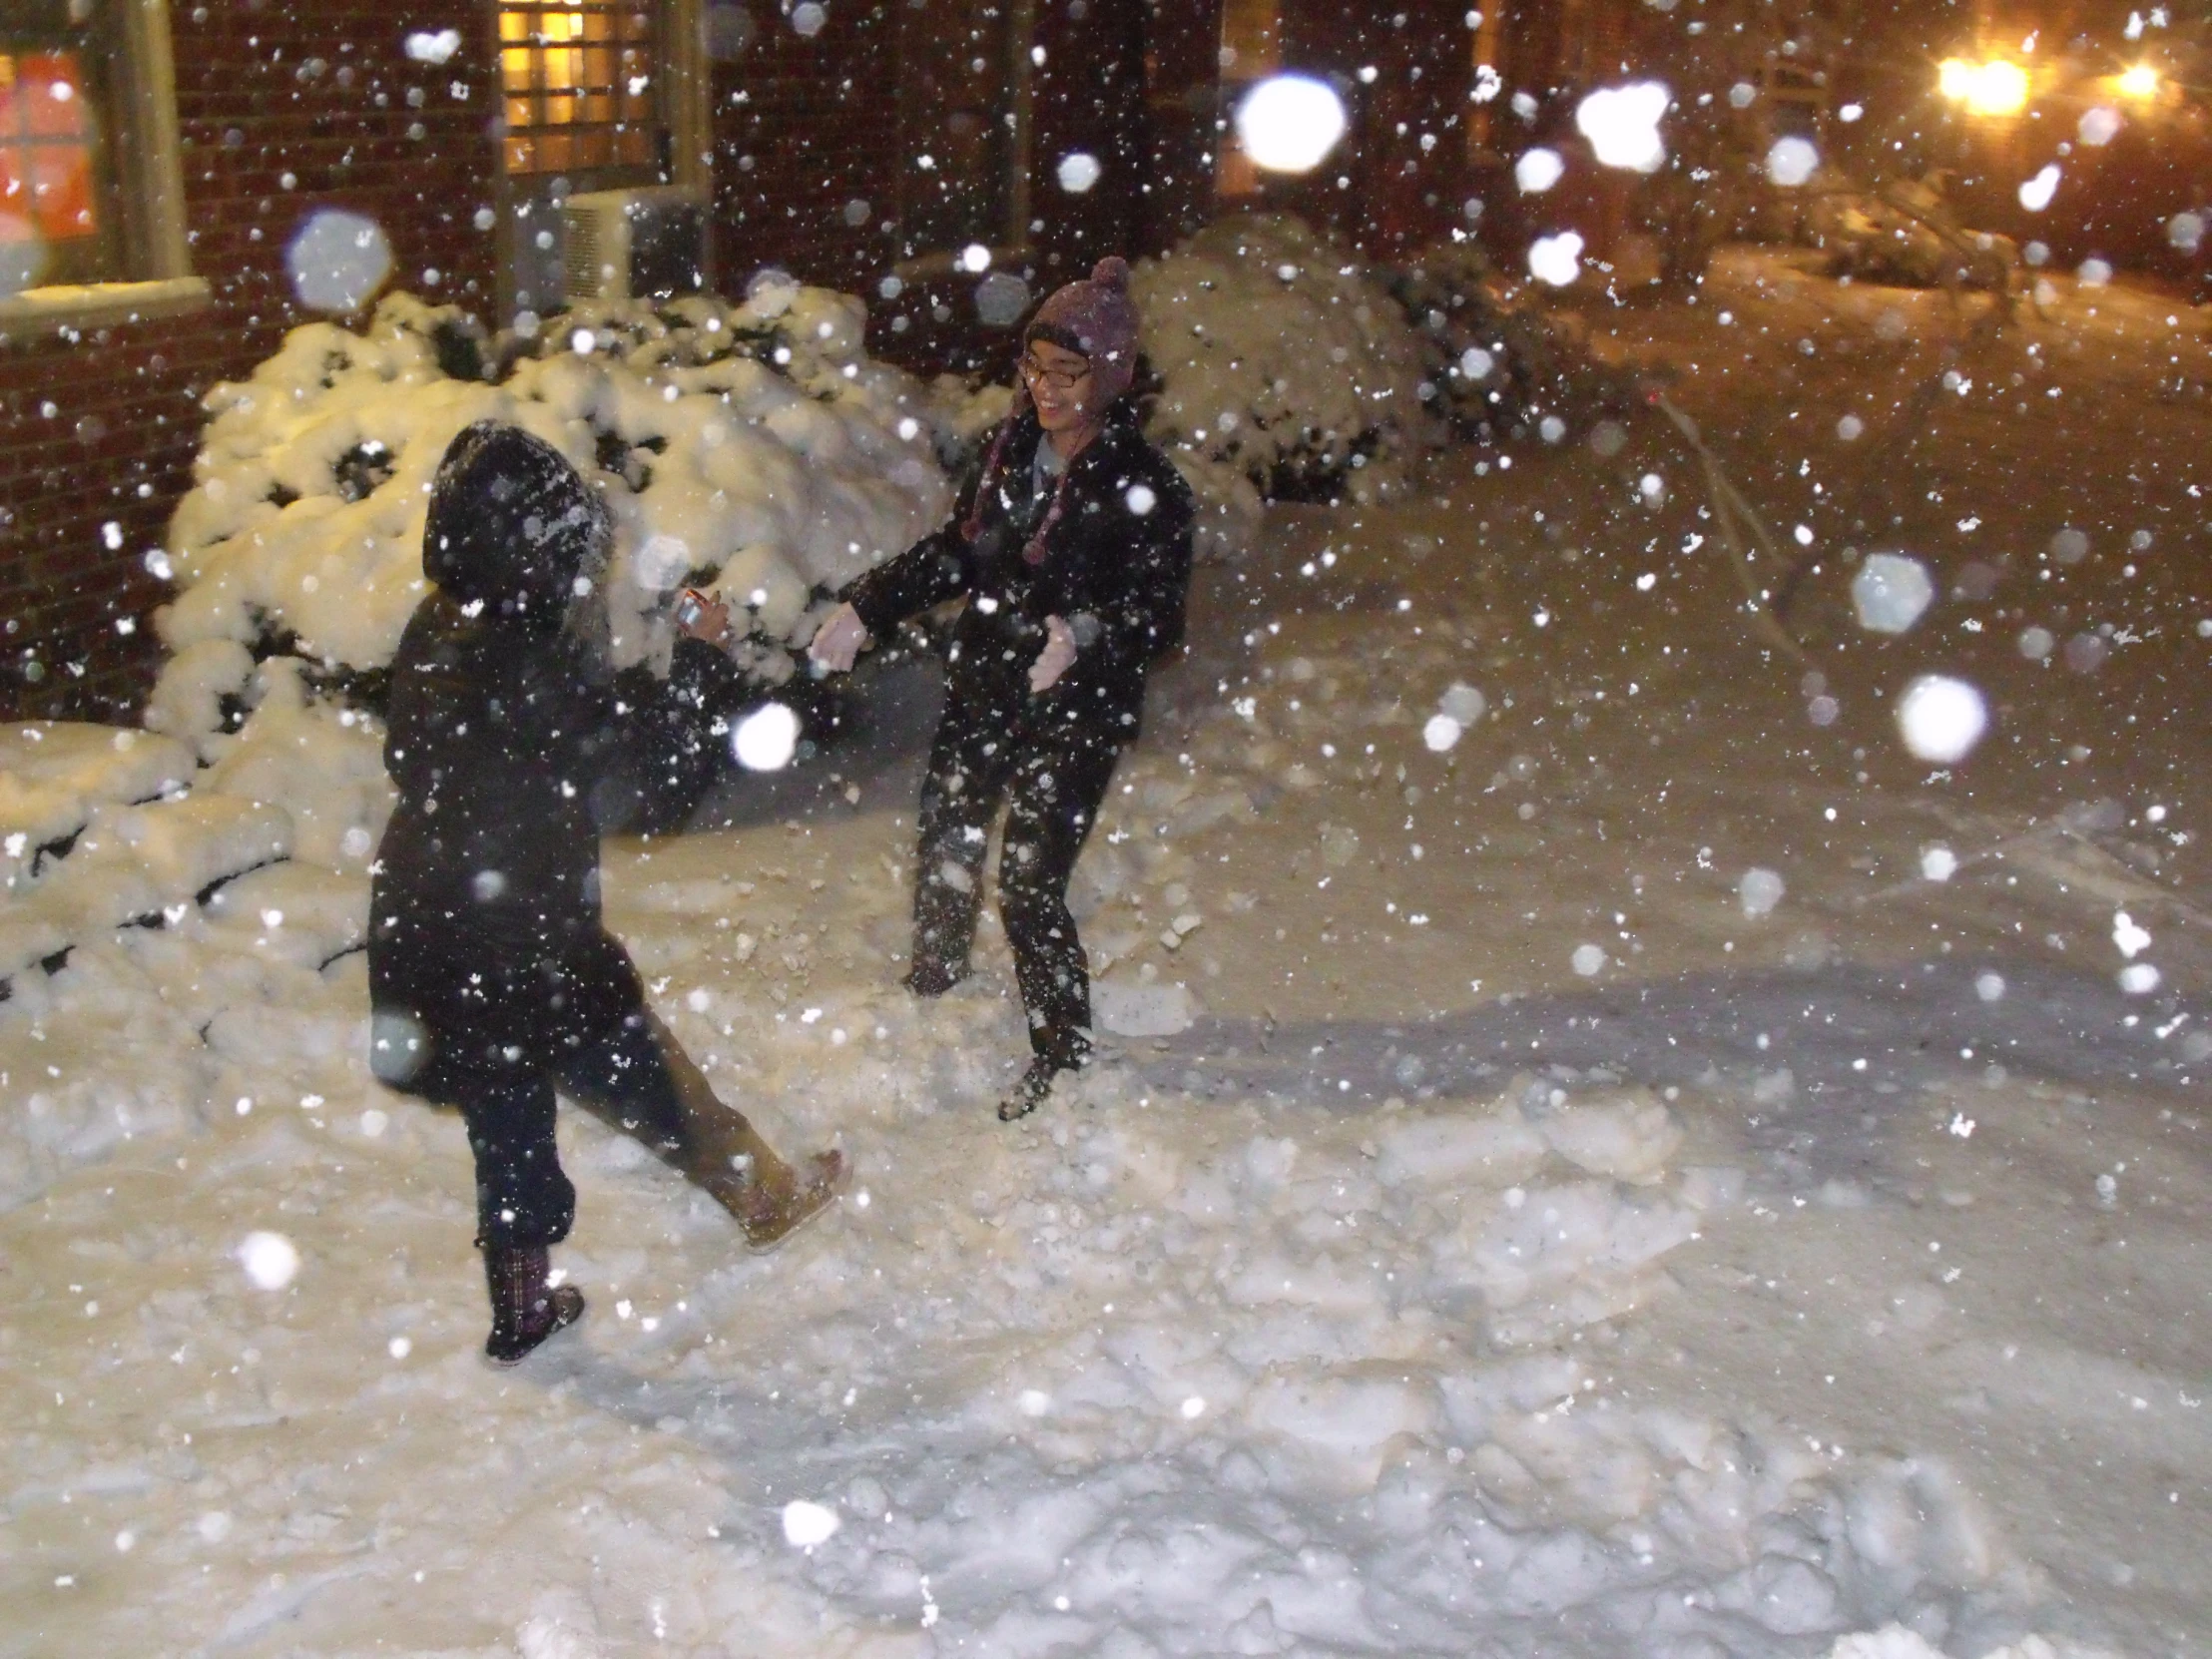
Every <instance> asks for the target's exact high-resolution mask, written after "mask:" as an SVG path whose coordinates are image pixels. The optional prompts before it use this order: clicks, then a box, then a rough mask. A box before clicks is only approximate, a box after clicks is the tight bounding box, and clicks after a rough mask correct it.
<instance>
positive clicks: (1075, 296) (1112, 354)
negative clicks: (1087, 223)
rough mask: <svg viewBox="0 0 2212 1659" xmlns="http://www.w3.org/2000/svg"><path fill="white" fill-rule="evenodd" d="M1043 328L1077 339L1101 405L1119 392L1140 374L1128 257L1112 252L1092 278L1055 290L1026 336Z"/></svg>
mask: <svg viewBox="0 0 2212 1659" xmlns="http://www.w3.org/2000/svg"><path fill="white" fill-rule="evenodd" d="M1039 332H1046V333H1048V334H1058V335H1061V336H1062V337H1063V338H1064V339H1071V340H1074V341H1075V342H1076V349H1077V350H1079V351H1081V352H1082V353H1083V355H1084V356H1086V357H1088V358H1090V360H1091V374H1092V377H1093V378H1094V379H1095V380H1096V381H1097V384H1098V392H1099V396H1098V399H1097V403H1096V406H1097V407H1099V408H1101V409H1103V408H1104V407H1105V406H1106V405H1107V404H1109V403H1111V402H1113V401H1114V399H1115V398H1117V397H1119V396H1121V395H1122V394H1123V393H1124V392H1126V391H1127V390H1128V389H1129V388H1130V386H1131V385H1132V384H1133V383H1134V382H1135V380H1136V378H1137V343H1138V334H1139V318H1138V316H1137V302H1136V301H1135V300H1134V299H1132V298H1130V297H1129V262H1128V261H1127V260H1125V259H1122V258H1121V257H1120V256H1119V255H1109V256H1108V257H1107V258H1105V259H1103V260H1100V261H1099V262H1098V264H1097V265H1096V266H1095V267H1094V268H1093V269H1092V271H1091V276H1090V280H1088V281H1085V282H1070V283H1068V284H1067V285H1066V286H1065V287H1063V288H1060V289H1058V290H1056V291H1055V292H1054V293H1053V294H1052V296H1051V297H1050V298H1048V299H1047V300H1045V302H1044V303H1043V304H1041V305H1039V306H1038V307H1037V314H1036V315H1035V316H1033V317H1031V318H1030V319H1029V326H1028V328H1027V329H1026V330H1025V332H1024V337H1025V338H1034V337H1035V336H1036V335H1037V334H1038V333H1039Z"/></svg>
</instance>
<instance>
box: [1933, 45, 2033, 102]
mask: <svg viewBox="0 0 2212 1659" xmlns="http://www.w3.org/2000/svg"><path fill="white" fill-rule="evenodd" d="M1936 89H1937V90H1938V91H1939V92H1941V93H1942V95H1943V96H1944V97H1945V98H1948V99H1950V100H1951V101H1952V102H1954V103H1959V104H1963V105H1965V106H1966V109H1967V110H1968V111H1969V112H1970V113H1972V114H1974V115H2017V114H2019V112H2020V111H2021V110H2023V109H2025V108H2026V107H2027V71H2026V70H2024V69H2022V68H2021V67H2020V66H2019V65H2018V64H2016V63H2006V62H2005V61H2004V60H2003V59H2002V58H1992V59H1990V60H1989V61H1988V62H1987V63H1969V62H1968V61H1967V60H1965V59H1964V58H1945V59H1944V60H1943V61H1942V63H1940V64H1939V65H1937V66H1936Z"/></svg>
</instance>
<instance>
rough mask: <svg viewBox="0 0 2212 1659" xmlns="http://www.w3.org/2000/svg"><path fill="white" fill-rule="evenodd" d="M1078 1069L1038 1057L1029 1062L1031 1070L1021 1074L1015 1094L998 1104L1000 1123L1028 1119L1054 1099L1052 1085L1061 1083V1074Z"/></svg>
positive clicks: (1015, 1087)
mask: <svg viewBox="0 0 2212 1659" xmlns="http://www.w3.org/2000/svg"><path fill="white" fill-rule="evenodd" d="M1076 1069H1077V1068H1076V1067H1075V1066H1072V1065H1063V1064H1061V1063H1060V1062H1059V1061H1058V1060H1050V1059H1047V1058H1045V1056H1043V1055H1042V1054H1040V1055H1038V1056H1037V1057H1036V1058H1035V1059H1034V1060H1031V1061H1030V1062H1029V1069H1028V1070H1027V1071H1025V1072H1023V1073H1022V1074H1021V1081H1020V1082H1018V1083H1016V1084H1015V1085H1014V1088H1013V1092H1012V1093H1011V1094H1009V1095H1008V1096H1007V1097H1006V1098H1005V1099H1004V1100H1001V1101H1000V1102H999V1103H998V1121H999V1122H1000V1123H1012V1122H1013V1121H1014V1119H1016V1118H1025V1117H1027V1116H1028V1115H1029V1114H1030V1113H1031V1112H1034V1111H1035V1110H1036V1109H1037V1108H1038V1107H1039V1106H1042V1105H1043V1104H1044V1103H1045V1102H1046V1101H1047V1100H1049V1099H1050V1098H1051V1097H1052V1085H1053V1084H1054V1083H1056V1082H1058V1081H1059V1079H1060V1075H1061V1073H1063V1072H1071V1071H1074V1070H1076Z"/></svg>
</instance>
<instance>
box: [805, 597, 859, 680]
mask: <svg viewBox="0 0 2212 1659" xmlns="http://www.w3.org/2000/svg"><path fill="white" fill-rule="evenodd" d="M865 644H867V624H866V623H864V622H862V621H861V620H860V613H859V612H858V611H855V610H854V609H853V608H852V607H851V606H850V605H839V606H838V607H837V608H836V609H835V610H833V611H831V612H830V615H829V616H828V617H826V618H825V619H824V620H823V624H822V626H821V627H820V628H817V629H816V630H815V642H814V644H812V645H810V646H809V647H807V655H808V657H809V658H810V659H811V660H813V661H815V662H817V663H820V664H821V665H822V666H823V667H824V668H826V669H828V670H829V671H830V673H831V674H844V673H848V672H849V671H850V670H851V667H852V663H853V660H854V659H855V658H857V657H858V656H859V654H860V647H862V646H863V645H865Z"/></svg>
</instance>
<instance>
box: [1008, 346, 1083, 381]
mask: <svg viewBox="0 0 2212 1659" xmlns="http://www.w3.org/2000/svg"><path fill="white" fill-rule="evenodd" d="M1021 372H1022V377H1023V378H1024V379H1027V380H1033V381H1035V382H1036V383H1037V384H1039V385H1044V386H1050V387H1051V388H1052V389H1053V390H1054V391H1073V390H1074V389H1075V388H1076V387H1077V386H1079V385H1081V384H1082V383H1083V382H1084V381H1085V380H1088V379H1089V378H1090V377H1091V365H1090V364H1089V363H1085V364H1084V365H1083V366H1082V367H1081V368H1047V367H1045V366H1044V364H1042V363H1040V362H1039V361H1037V359H1036V358H1035V357H1033V356H1031V355H1030V354H1029V353H1028V352H1026V351H1024V352H1023V353H1022V354H1021Z"/></svg>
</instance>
